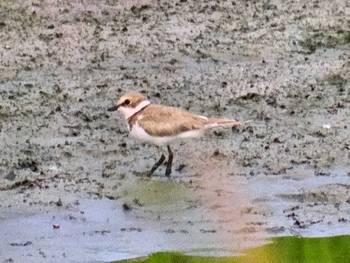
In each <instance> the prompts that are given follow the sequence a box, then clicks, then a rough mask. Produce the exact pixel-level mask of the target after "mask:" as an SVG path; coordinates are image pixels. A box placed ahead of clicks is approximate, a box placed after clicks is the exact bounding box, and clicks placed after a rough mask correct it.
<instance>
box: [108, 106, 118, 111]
mask: <svg viewBox="0 0 350 263" xmlns="http://www.w3.org/2000/svg"><path fill="white" fill-rule="evenodd" d="M118 108H119V105H115V106H113V107H112V108H109V109H108V110H107V111H116V110H118Z"/></svg>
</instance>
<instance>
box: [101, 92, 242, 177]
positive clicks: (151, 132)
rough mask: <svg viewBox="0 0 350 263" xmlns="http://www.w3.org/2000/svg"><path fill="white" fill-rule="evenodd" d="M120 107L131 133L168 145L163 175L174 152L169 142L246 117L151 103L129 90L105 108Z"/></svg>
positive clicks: (169, 172)
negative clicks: (206, 113)
mask: <svg viewBox="0 0 350 263" xmlns="http://www.w3.org/2000/svg"><path fill="white" fill-rule="evenodd" d="M116 110H118V111H121V112H122V113H123V114H124V117H125V120H126V123H127V125H128V129H129V132H130V134H131V136H132V137H134V138H136V139H138V140H140V141H142V142H144V143H149V144H154V145H157V146H160V147H162V146H163V147H164V146H166V147H167V149H168V162H167V165H166V170H165V175H166V176H169V175H170V174H171V166H172V163H173V152H172V151H171V149H170V146H169V145H170V144H171V143H172V142H174V141H178V140H181V139H187V138H197V137H200V136H201V135H203V134H204V132H205V131H206V130H208V129H212V128H215V127H219V126H233V125H240V124H244V123H246V122H247V121H237V120H233V119H224V118H207V117H204V116H200V115H196V114H193V113H191V112H188V111H185V110H183V109H180V108H176V107H169V106H164V105H158V104H153V103H151V102H150V101H149V100H148V99H147V98H146V97H145V96H144V95H142V94H140V93H137V92H130V93H126V94H125V95H123V96H122V97H121V98H120V99H119V100H118V101H117V103H116V105H115V106H113V107H111V108H109V109H108V111H116ZM164 161H165V156H164V154H162V155H161V157H160V159H159V160H158V161H157V162H156V163H155V164H154V165H153V167H152V169H151V170H150V172H149V173H148V175H149V176H150V175H152V174H153V173H154V171H155V170H157V168H158V167H159V166H160V165H161V164H162V163H163V162H164Z"/></svg>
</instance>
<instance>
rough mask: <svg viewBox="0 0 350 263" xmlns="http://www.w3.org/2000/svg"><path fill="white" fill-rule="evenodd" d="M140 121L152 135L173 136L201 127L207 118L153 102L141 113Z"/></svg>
mask: <svg viewBox="0 0 350 263" xmlns="http://www.w3.org/2000/svg"><path fill="white" fill-rule="evenodd" d="M138 123H139V125H140V126H141V127H142V128H144V129H145V131H146V132H147V133H148V134H150V135H153V136H171V135H177V134H179V133H182V132H186V131H189V130H198V129H201V128H203V127H204V126H205V124H207V118H205V117H201V116H199V115H196V114H193V113H190V112H188V111H185V110H182V109H179V108H175V107H167V106H162V105H156V104H151V105H149V106H148V107H146V108H145V109H144V110H143V111H142V113H141V114H140V115H139V118H138Z"/></svg>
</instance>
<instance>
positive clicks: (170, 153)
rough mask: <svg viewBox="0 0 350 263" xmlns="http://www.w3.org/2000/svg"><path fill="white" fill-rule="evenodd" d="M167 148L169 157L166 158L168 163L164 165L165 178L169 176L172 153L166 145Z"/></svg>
mask: <svg viewBox="0 0 350 263" xmlns="http://www.w3.org/2000/svg"><path fill="white" fill-rule="evenodd" d="M167 148H168V153H169V157H168V162H167V164H166V170H165V175H166V176H170V174H171V166H172V164H173V152H172V151H171V149H170V147H169V145H167Z"/></svg>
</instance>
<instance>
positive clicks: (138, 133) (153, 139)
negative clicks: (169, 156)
mask: <svg viewBox="0 0 350 263" xmlns="http://www.w3.org/2000/svg"><path fill="white" fill-rule="evenodd" d="M203 133H204V131H203V130H192V131H186V132H183V133H180V134H177V135H174V136H152V135H149V134H148V133H147V132H146V131H145V130H144V129H143V128H142V127H141V126H140V125H139V124H138V122H137V121H136V123H135V124H134V125H133V126H132V129H131V130H130V134H131V136H132V137H134V138H135V139H137V140H140V141H142V142H145V143H150V144H155V145H158V146H164V145H168V144H170V143H171V142H173V141H177V140H180V139H187V138H197V137H200V136H201V135H203Z"/></svg>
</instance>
